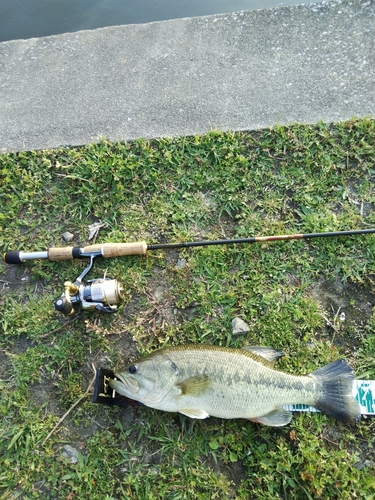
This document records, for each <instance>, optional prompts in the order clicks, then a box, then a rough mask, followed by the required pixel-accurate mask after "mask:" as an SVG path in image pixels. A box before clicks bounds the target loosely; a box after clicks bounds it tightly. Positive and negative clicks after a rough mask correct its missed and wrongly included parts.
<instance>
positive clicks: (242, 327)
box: [232, 317, 250, 335]
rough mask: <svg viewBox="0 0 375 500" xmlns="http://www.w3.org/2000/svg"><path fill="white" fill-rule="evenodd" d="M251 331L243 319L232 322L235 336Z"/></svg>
mask: <svg viewBox="0 0 375 500" xmlns="http://www.w3.org/2000/svg"><path fill="white" fill-rule="evenodd" d="M249 330H250V328H249V325H248V324H247V323H245V321H244V320H243V319H241V318H238V317H237V318H234V319H233V320H232V333H233V335H241V334H242V333H246V332H248V331H249Z"/></svg>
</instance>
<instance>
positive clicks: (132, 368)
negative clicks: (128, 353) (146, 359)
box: [129, 365, 137, 374]
mask: <svg viewBox="0 0 375 500" xmlns="http://www.w3.org/2000/svg"><path fill="white" fill-rule="evenodd" d="M129 373H132V374H134V373H137V367H136V366H135V365H130V366H129Z"/></svg>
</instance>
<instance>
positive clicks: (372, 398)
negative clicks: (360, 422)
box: [284, 380, 375, 415]
mask: <svg viewBox="0 0 375 500" xmlns="http://www.w3.org/2000/svg"><path fill="white" fill-rule="evenodd" d="M353 396H354V397H355V399H356V400H357V401H358V403H359V405H360V408H361V415H375V380H354V383H353ZM284 408H285V409H286V410H289V411H319V410H317V409H316V408H314V407H313V406H308V405H300V404H297V405H288V406H284Z"/></svg>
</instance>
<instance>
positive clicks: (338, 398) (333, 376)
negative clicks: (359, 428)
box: [310, 359, 361, 422]
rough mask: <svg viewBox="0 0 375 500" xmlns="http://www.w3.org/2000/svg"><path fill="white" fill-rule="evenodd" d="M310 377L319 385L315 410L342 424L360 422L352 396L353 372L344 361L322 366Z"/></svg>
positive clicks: (357, 406)
mask: <svg viewBox="0 0 375 500" xmlns="http://www.w3.org/2000/svg"><path fill="white" fill-rule="evenodd" d="M310 376H312V377H315V378H316V379H317V380H318V381H319V382H320V384H321V393H320V395H319V398H318V400H317V401H316V402H315V404H314V406H315V408H317V409H318V410H320V411H322V412H323V413H326V414H327V415H329V416H330V417H333V418H337V420H341V421H342V422H350V421H353V419H354V420H356V421H359V420H360V418H361V412H360V408H359V404H358V402H357V401H356V400H355V398H354V396H353V380H354V378H355V377H354V372H353V370H352V368H351V367H350V366H349V365H348V363H347V362H346V361H345V360H344V359H339V360H337V361H334V362H333V363H330V364H329V365H326V366H323V368H319V370H316V371H314V372H313V373H311V374H310Z"/></svg>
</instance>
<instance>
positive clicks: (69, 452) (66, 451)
mask: <svg viewBox="0 0 375 500" xmlns="http://www.w3.org/2000/svg"><path fill="white" fill-rule="evenodd" d="M62 450H63V451H62V455H63V457H65V458H67V459H69V460H70V463H72V464H76V463H77V462H78V450H76V449H75V448H73V446H70V445H69V444H66V445H65V446H63V447H62Z"/></svg>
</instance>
